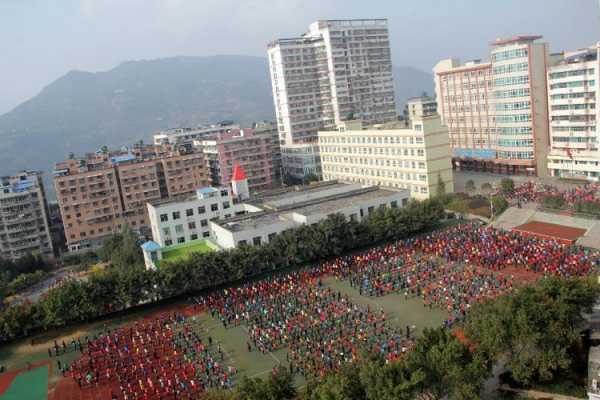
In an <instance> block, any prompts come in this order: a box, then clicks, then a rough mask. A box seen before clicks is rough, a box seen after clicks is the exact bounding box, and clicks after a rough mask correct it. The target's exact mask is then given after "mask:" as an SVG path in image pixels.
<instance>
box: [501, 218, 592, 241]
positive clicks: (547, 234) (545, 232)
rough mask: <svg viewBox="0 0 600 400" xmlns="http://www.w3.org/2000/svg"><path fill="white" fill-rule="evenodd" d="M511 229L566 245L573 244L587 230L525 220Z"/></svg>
mask: <svg viewBox="0 0 600 400" xmlns="http://www.w3.org/2000/svg"><path fill="white" fill-rule="evenodd" d="M512 230H513V232H518V233H520V234H522V235H525V236H535V237H537V238H540V239H552V240H556V241H558V242H561V243H564V244H568V245H572V244H575V242H576V241H577V239H579V238H580V237H582V236H584V235H585V233H586V232H587V231H586V230H585V229H581V228H574V227H571V226H566V225H558V224H552V223H549V222H540V221H530V222H526V223H524V224H522V225H519V226H515V227H514V228H513V229H512Z"/></svg>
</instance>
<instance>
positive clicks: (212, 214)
mask: <svg viewBox="0 0 600 400" xmlns="http://www.w3.org/2000/svg"><path fill="white" fill-rule="evenodd" d="M256 211H259V210H258V209H257V210H256ZM246 212H248V209H247V207H246V206H245V205H244V204H242V203H239V202H237V201H234V197H233V196H232V193H231V189H230V188H227V187H218V188H215V187H204V188H201V189H198V190H197V191H196V194H195V195H192V196H189V197H188V198H186V199H173V200H165V201H162V202H159V203H155V204H152V203H148V216H149V219H150V226H151V230H152V238H153V240H154V242H156V243H158V244H159V245H160V246H161V247H169V246H172V245H178V244H183V243H189V242H192V241H194V240H198V239H203V238H209V237H210V227H209V222H210V221H212V220H215V219H219V218H231V217H233V216H236V215H240V214H244V213H246Z"/></svg>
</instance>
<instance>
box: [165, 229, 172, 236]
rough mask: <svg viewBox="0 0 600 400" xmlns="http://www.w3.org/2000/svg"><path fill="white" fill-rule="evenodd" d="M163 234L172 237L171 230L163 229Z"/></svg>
mask: <svg viewBox="0 0 600 400" xmlns="http://www.w3.org/2000/svg"><path fill="white" fill-rule="evenodd" d="M163 233H164V234H165V236H170V235H171V228H163Z"/></svg>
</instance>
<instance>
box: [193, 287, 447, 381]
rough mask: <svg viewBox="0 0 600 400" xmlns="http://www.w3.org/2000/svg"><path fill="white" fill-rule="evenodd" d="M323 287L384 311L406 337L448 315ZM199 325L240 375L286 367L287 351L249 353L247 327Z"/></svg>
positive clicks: (393, 298)
mask: <svg viewBox="0 0 600 400" xmlns="http://www.w3.org/2000/svg"><path fill="white" fill-rule="evenodd" d="M324 284H325V285H327V286H329V287H331V288H332V289H333V290H336V291H340V292H342V293H343V294H347V295H349V296H350V297H351V298H352V300H353V301H354V302H356V303H359V304H362V305H370V306H371V307H372V308H375V309H379V308H383V309H384V311H385V313H386V315H387V320H388V323H389V324H390V325H392V326H394V327H396V328H397V329H398V330H399V332H402V333H404V332H405V329H406V326H407V325H408V326H410V327H411V330H412V331H413V332H415V334H417V335H418V334H420V332H422V330H423V329H424V328H430V327H439V326H440V325H441V324H442V323H443V321H444V320H445V318H446V313H445V312H444V311H442V310H440V309H436V308H433V309H429V308H428V307H424V306H423V303H422V301H421V300H419V299H416V298H409V299H406V300H405V299H404V296H403V295H398V294H390V295H387V296H384V297H377V298H374V297H365V296H362V295H360V294H359V293H358V291H357V290H355V289H354V288H352V287H350V284H349V283H348V282H346V281H338V280H336V279H334V278H328V279H326V280H325V281H324ZM199 321H200V322H201V323H202V325H203V327H204V328H205V329H206V330H207V335H210V336H211V337H212V338H213V341H216V342H218V343H220V344H221V346H222V347H223V349H224V350H225V352H226V354H227V359H226V360H225V361H226V363H228V364H230V365H234V366H235V367H236V368H237V369H238V371H239V373H240V374H245V375H247V376H251V377H263V376H265V375H267V374H268V373H269V372H270V371H271V370H272V368H273V367H275V366H278V365H281V366H283V367H287V366H288V363H287V362H286V350H284V349H282V350H278V351H277V352H274V353H267V354H261V353H260V352H257V351H253V352H250V353H249V352H248V349H247V345H246V343H247V341H248V335H247V332H246V327H245V326H243V325H242V326H238V327H234V328H227V329H225V328H224V327H223V325H222V323H221V322H220V321H219V320H216V319H213V318H211V316H210V315H208V314H203V315H201V316H200V317H199ZM297 384H298V386H302V385H303V384H304V382H303V380H302V379H300V378H298V379H297Z"/></svg>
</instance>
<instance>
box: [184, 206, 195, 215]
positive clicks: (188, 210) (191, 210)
mask: <svg viewBox="0 0 600 400" xmlns="http://www.w3.org/2000/svg"><path fill="white" fill-rule="evenodd" d="M185 216H186V217H192V216H194V209H193V208H188V209H187V210H185Z"/></svg>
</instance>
